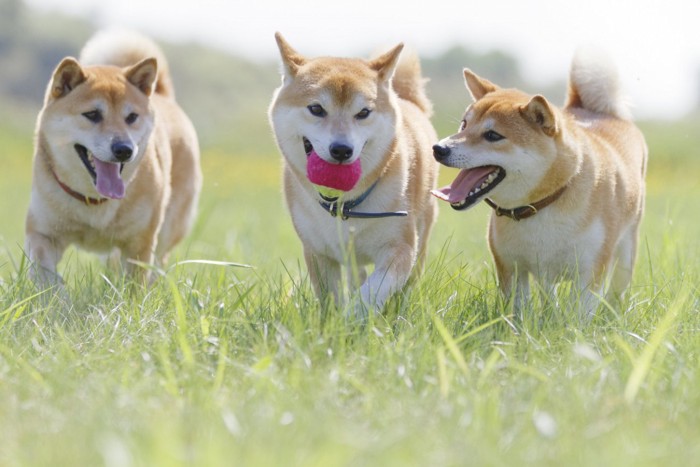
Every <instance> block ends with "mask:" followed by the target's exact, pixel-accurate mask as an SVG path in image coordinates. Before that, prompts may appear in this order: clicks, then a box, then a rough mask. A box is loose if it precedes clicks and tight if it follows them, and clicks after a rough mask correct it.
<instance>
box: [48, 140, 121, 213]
mask: <svg viewBox="0 0 700 467" xmlns="http://www.w3.org/2000/svg"><path fill="white" fill-rule="evenodd" d="M45 151H46V148H45V147H44V145H43V144H42V152H43V153H44V154H46V152H45ZM42 159H43V160H44V163H45V164H46V168H47V169H49V172H51V175H53V178H54V180H56V183H58V186H60V187H61V189H62V190H63V191H65V192H66V193H67V194H69V195H70V196H71V197H72V198H75V199H77V200H78V201H80V202H82V203H85V205H86V206H98V205H100V204H102V203H104V202H105V201H108V198H92V197H90V196H87V195H84V194H83V193H80V192H79V191H75V190H74V189H73V188H71V187H69V186H68V185H66V184H65V183H63V182H62V181H61V179H60V178H58V175H57V174H56V171H55V170H54V169H53V166H52V165H51V161H49V159H48V157H43V158H42Z"/></svg>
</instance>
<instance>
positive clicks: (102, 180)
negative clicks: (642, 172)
mask: <svg viewBox="0 0 700 467" xmlns="http://www.w3.org/2000/svg"><path fill="white" fill-rule="evenodd" d="M74 147H75V151H76V152H77V153H78V157H80V160H81V161H82V162H83V165H84V166H85V169H86V170H87V171H88V173H89V174H90V177H91V178H92V183H94V185H95V188H96V189H97V192H98V193H99V194H101V195H102V196H106V197H107V198H113V199H121V198H123V197H124V192H125V190H126V189H125V186H124V180H122V177H121V173H122V170H124V164H123V163H119V162H105V161H102V160H100V159H98V158H96V157H94V155H93V154H92V153H91V152H90V151H89V150H88V149H87V148H86V147H85V146H83V145H82V144H76V145H75V146H74Z"/></svg>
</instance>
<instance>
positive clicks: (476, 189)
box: [474, 185, 484, 194]
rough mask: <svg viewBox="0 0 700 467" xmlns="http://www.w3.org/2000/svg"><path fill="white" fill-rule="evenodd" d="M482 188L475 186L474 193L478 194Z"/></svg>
mask: <svg viewBox="0 0 700 467" xmlns="http://www.w3.org/2000/svg"><path fill="white" fill-rule="evenodd" d="M483 187H484V185H481V188H483ZM481 188H474V193H475V194H476V193H478V192H480V191H481Z"/></svg>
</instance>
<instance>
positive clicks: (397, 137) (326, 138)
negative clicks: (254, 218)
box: [270, 34, 438, 311]
mask: <svg viewBox="0 0 700 467" xmlns="http://www.w3.org/2000/svg"><path fill="white" fill-rule="evenodd" d="M276 38H277V42H278V45H279V48H280V53H281V55H282V63H283V83H282V86H281V87H280V88H279V89H278V90H277V91H276V92H275V96H274V98H273V101H272V104H271V106H270V121H271V125H272V127H273V130H274V132H275V137H276V140H277V143H278V145H279V147H280V150H281V152H282V155H283V156H284V161H285V164H284V193H285V199H286V201H287V206H288V208H289V211H290V213H291V216H292V221H293V223H294V226H295V228H296V231H297V234H298V235H299V237H300V239H301V241H302V244H303V248H304V258H305V261H306V264H307V267H308V269H309V277H310V280H311V282H312V284H313V286H314V289H315V291H316V293H317V295H318V296H319V298H320V299H321V300H322V301H323V300H325V299H326V297H328V296H331V297H332V298H333V299H334V300H336V302H339V301H341V300H342V287H341V285H340V283H341V278H342V273H341V266H347V271H348V273H347V276H348V282H349V283H350V284H351V285H352V286H353V287H354V286H357V285H360V299H361V303H360V306H358V308H356V311H360V309H361V307H362V306H364V307H368V308H370V309H375V310H378V309H380V308H381V307H382V305H383V304H384V302H385V301H386V299H387V298H388V297H389V296H390V295H391V294H392V293H394V292H396V291H398V290H400V289H401V288H402V287H403V286H404V284H405V283H406V281H407V280H408V278H409V276H410V274H411V271H412V270H413V269H414V268H415V267H416V266H417V265H418V269H419V270H420V265H421V264H422V262H423V260H424V258H425V254H426V244H427V240H428V236H429V234H430V230H431V228H432V225H433V223H434V221H435V217H436V214H437V210H436V203H435V201H434V200H433V199H432V198H431V197H430V196H429V192H430V189H432V188H433V187H434V186H435V180H436V176H437V167H438V165H437V164H436V163H435V162H434V161H433V160H432V158H431V157H430V145H431V144H432V141H434V139H433V138H434V137H435V131H434V129H433V128H432V125H431V124H430V120H429V115H430V111H431V110H430V102H429V101H428V99H427V98H426V96H425V93H424V90H423V79H422V77H421V76H420V65H419V63H418V60H417V59H416V58H414V57H409V59H408V60H407V61H406V62H405V63H402V64H400V65H399V66H398V68H396V67H397V62H398V57H399V54H400V52H401V49H402V46H398V47H395V48H394V49H392V50H390V51H389V52H387V53H385V54H383V55H381V56H379V57H377V58H375V59H372V60H361V59H353V58H336V57H319V58H313V59H309V58H306V57H303V56H301V55H300V54H299V53H297V52H296V51H295V50H294V49H292V48H291V47H290V46H289V44H287V42H286V41H285V40H284V39H283V38H282V37H281V36H280V35H279V34H278V35H277V36H276ZM395 69H396V74H395V75H394V71H395ZM392 77H393V82H394V83H400V84H399V85H398V86H395V87H394V86H392ZM312 104H320V105H322V106H323V108H324V109H325V110H326V111H327V115H326V116H325V117H323V118H319V117H316V116H313V115H311V114H310V113H309V111H308V110H307V106H309V105H312ZM362 108H368V109H371V110H372V112H371V114H370V117H368V118H367V119H366V120H362V121H358V120H356V119H354V118H353V116H354V115H356V114H357V112H359V111H360V110H361V109H362ZM304 137H306V138H308V139H309V140H311V141H312V143H313V145H314V150H315V151H317V152H318V154H319V156H320V157H322V158H323V157H330V156H329V155H328V151H329V150H328V145H329V143H331V142H333V141H334V138H343V139H345V140H347V141H349V142H351V143H352V144H353V146H354V148H355V150H356V153H359V156H357V157H360V158H361V160H362V167H363V173H362V177H361V179H360V181H359V182H358V184H357V185H356V186H355V187H354V188H353V189H352V191H350V192H348V193H346V194H345V195H343V199H346V200H352V199H356V198H358V197H359V196H360V195H361V194H362V193H364V192H365V191H366V190H367V189H368V188H369V187H370V186H372V184H374V183H375V182H377V181H378V183H377V185H376V187H375V189H374V191H373V192H372V193H371V195H370V196H369V197H368V198H367V199H366V200H365V201H364V202H362V204H361V205H360V206H359V207H358V208H357V211H365V212H386V211H398V210H406V211H408V213H409V215H408V217H388V218H381V219H352V218H351V219H348V220H341V219H339V218H333V217H331V216H330V215H329V213H328V212H326V211H325V210H324V209H322V208H321V206H320V205H319V200H320V196H319V194H318V193H317V191H316V189H315V188H314V186H313V185H312V184H311V183H310V182H309V180H308V179H307V177H306V159H307V156H306V153H305V150H304V145H303V138H304ZM353 157H355V156H353ZM328 160H329V159H328ZM370 263H374V265H375V269H374V272H373V273H372V274H371V275H370V276H369V277H367V276H366V273H365V266H366V265H368V264H370Z"/></svg>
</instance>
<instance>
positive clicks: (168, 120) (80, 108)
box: [25, 32, 202, 285]
mask: <svg viewBox="0 0 700 467" xmlns="http://www.w3.org/2000/svg"><path fill="white" fill-rule="evenodd" d="M201 184H202V176H201V172H200V168H199V147H198V142H197V134H196V133H195V130H194V127H193V126H192V124H191V122H190V120H189V119H188V118H187V116H186V115H185V113H184V112H183V111H182V109H180V107H179V106H178V105H177V103H176V101H175V98H174V91H173V88H172V84H171V81H170V77H169V74H168V67H167V62H166V61H165V59H164V58H163V55H162V53H161V51H160V49H159V48H158V47H157V46H156V45H155V44H154V43H153V42H151V41H150V40H149V39H146V38H144V37H142V36H139V35H136V34H134V33H127V32H102V33H98V34H97V35H96V36H95V37H93V38H92V39H91V40H90V41H89V42H88V43H87V44H86V45H85V47H84V49H83V50H82V52H81V56H80V60H76V59H74V58H71V57H67V58H65V59H63V60H62V61H61V63H60V64H59V65H58V67H57V68H56V70H55V71H54V73H53V77H52V78H51V81H50V83H49V85H48V88H47V90H46V96H45V100H44V106H43V108H42V110H41V112H40V113H39V117H38V120H37V128H36V135H35V152H34V168H33V180H32V190H31V200H30V204H29V210H28V213H27V219H26V243H25V248H26V254H27V255H28V256H29V259H30V261H31V263H32V265H33V266H32V269H31V271H32V274H33V276H34V278H35V279H36V280H37V281H39V282H41V283H43V284H44V285H46V284H51V283H56V282H60V277H59V276H58V274H57V272H56V265H57V264H58V262H59V261H60V259H61V256H62V255H63V252H64V250H65V249H66V248H67V247H68V246H69V245H71V244H75V245H77V246H79V247H82V248H85V249H88V250H93V251H97V252H104V253H111V252H112V250H113V249H115V248H116V249H118V250H120V252H121V257H122V260H126V259H133V260H138V261H141V262H146V263H151V262H153V260H154V257H155V259H157V260H158V261H159V262H160V263H163V262H165V261H166V260H167V257H168V253H169V252H170V250H171V249H172V248H173V246H174V245H175V244H176V243H178V242H179V241H180V240H181V239H182V238H183V237H184V236H185V235H186V234H187V233H188V231H189V228H190V225H191V223H192V221H193V218H194V215H195V210H196V205H197V200H198V196H199V190H200V187H201ZM126 266H127V269H133V268H134V266H133V265H128V264H127V265H126Z"/></svg>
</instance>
